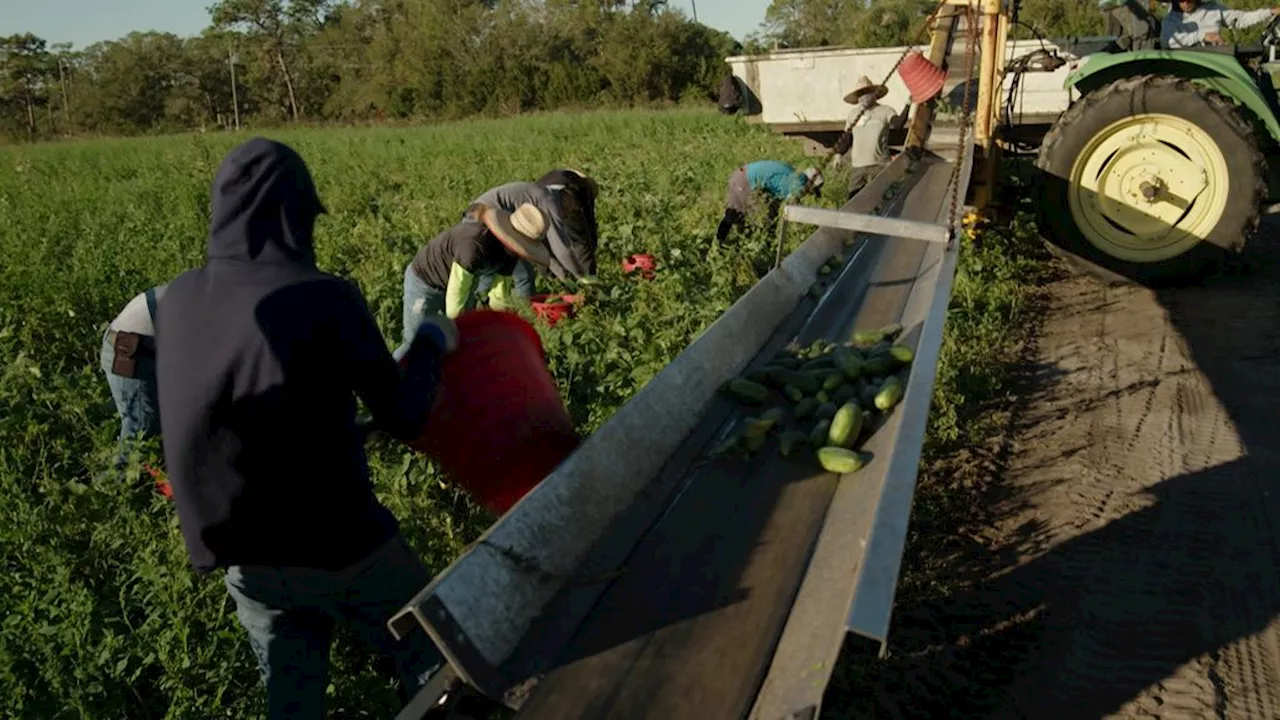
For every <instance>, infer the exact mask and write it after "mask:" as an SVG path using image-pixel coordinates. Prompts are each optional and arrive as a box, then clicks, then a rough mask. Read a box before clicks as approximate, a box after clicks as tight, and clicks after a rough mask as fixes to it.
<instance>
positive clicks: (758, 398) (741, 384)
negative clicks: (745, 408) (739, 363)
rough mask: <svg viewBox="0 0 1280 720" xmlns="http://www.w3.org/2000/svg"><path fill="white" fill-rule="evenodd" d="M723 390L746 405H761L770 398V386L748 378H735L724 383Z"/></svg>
mask: <svg viewBox="0 0 1280 720" xmlns="http://www.w3.org/2000/svg"><path fill="white" fill-rule="evenodd" d="M721 390H723V391H724V393H725V394H727V395H728V396H729V397H731V398H733V399H734V400H737V401H738V402H741V403H744V404H746V405H759V404H761V403H763V402H764V401H765V400H768V399H769V388H767V387H765V386H763V385H761V384H760V383H755V382H751V381H750V380H748V379H746V378H733V379H732V380H730V381H729V382H727V383H725V384H724V385H722V386H721Z"/></svg>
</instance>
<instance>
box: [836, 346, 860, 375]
mask: <svg viewBox="0 0 1280 720" xmlns="http://www.w3.org/2000/svg"><path fill="white" fill-rule="evenodd" d="M832 357H833V358H834V359H835V364H836V369H837V370H839V371H840V372H842V373H844V376H845V377H847V378H849V379H850V380H856V379H857V377H858V376H859V375H861V374H862V359H861V358H860V357H858V354H857V353H855V352H854V351H853V350H850V349H849V348H847V347H838V348H836V349H835V353H834V354H833V356H832Z"/></svg>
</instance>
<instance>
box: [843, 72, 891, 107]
mask: <svg viewBox="0 0 1280 720" xmlns="http://www.w3.org/2000/svg"><path fill="white" fill-rule="evenodd" d="M869 92H874V93H875V94H876V99H877V100H879V99H880V98H882V97H884V96H885V95H888V94H889V88H887V87H885V86H883V85H876V84H875V83H873V82H871V78H869V77H867V76H866V75H862V76H859V77H858V82H856V83H854V86H853V90H851V91H850V92H849V94H848V95H845V96H844V101H845V102H847V103H849V104H850V105H854V104H856V103H857V102H858V98H860V97H862V96H863V95H866V94H867V93H869Z"/></svg>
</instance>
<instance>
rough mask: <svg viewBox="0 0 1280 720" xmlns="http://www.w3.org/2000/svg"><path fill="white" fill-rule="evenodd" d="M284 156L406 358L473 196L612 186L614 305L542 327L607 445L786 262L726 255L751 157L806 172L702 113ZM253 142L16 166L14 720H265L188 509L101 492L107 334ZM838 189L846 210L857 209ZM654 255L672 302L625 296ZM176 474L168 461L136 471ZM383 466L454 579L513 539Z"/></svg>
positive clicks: (653, 288) (7, 191)
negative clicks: (413, 263)
mask: <svg viewBox="0 0 1280 720" xmlns="http://www.w3.org/2000/svg"><path fill="white" fill-rule="evenodd" d="M270 135H271V136H272V137H275V138H278V139H281V140H284V141H285V142H288V143H290V144H291V145H293V146H294V147H296V148H297V149H298V150H299V151H300V152H301V153H302V155H303V157H304V158H305V159H306V160H307V161H308V163H309V165H310V167H311V169H312V172H313V174H314V175H315V178H316V182H317V185H318V187H319V190H320V193H321V197H322V198H323V200H324V202H325V203H326V205H327V206H328V209H329V211H330V214H329V215H327V216H325V217H324V218H322V219H321V221H320V224H319V227H318V229H317V252H318V256H319V263H320V266H321V267H322V268H324V269H326V270H329V271H332V272H336V273H338V274H341V275H344V276H347V277H350V278H352V279H354V280H356V281H357V282H358V283H359V284H360V286H361V287H362V289H363V291H364V293H365V295H366V297H367V298H368V300H369V303H370V306H371V307H372V309H373V311H374V313H375V315H376V317H377V320H378V322H379V324H380V326H381V327H382V329H383V330H384V332H385V334H386V336H387V339H388V343H389V344H390V345H394V344H395V340H397V339H398V336H399V332H400V328H399V323H400V314H401V300H400V298H401V279H402V275H403V270H404V266H405V263H407V262H408V260H409V259H410V257H411V256H412V255H413V253H414V252H416V250H417V248H418V247H419V245H420V244H421V243H423V242H425V241H427V240H428V239H430V238H431V237H432V236H433V235H435V234H436V233H437V232H439V231H441V230H443V229H444V228H446V227H447V226H448V225H450V224H451V223H453V222H455V221H456V219H457V217H458V216H459V214H460V213H461V211H462V210H463V209H464V208H465V207H466V204H467V203H468V201H469V200H471V199H472V198H474V197H475V196H477V195H479V194H480V193H481V192H482V191H484V190H485V189H487V188H489V187H492V186H494V185H497V184H500V183H503V182H508V181H510V180H513V179H529V180H532V179H535V178H537V177H538V176H540V175H541V174H542V173H544V172H545V171H547V170H549V169H551V168H554V167H562V166H569V167H579V168H582V169H584V170H586V171H588V172H589V173H591V174H592V175H594V176H595V177H596V178H597V179H598V180H599V182H600V185H601V187H602V197H601V200H600V203H599V209H598V212H599V220H600V227H601V236H602V237H601V245H602V248H601V262H600V265H601V267H600V275H601V277H602V279H603V281H604V282H603V285H602V287H600V288H598V289H593V290H592V295H591V297H590V299H589V301H588V303H587V305H586V308H585V309H584V310H583V311H582V312H581V313H580V314H579V318H578V319H577V320H576V321H574V322H572V323H568V324H563V325H561V326H558V327H557V328H554V329H546V328H543V329H542V332H543V336H544V342H545V344H546V347H547V350H548V354H549V358H550V364H551V369H552V372H553V373H554V375H555V377H556V378H557V379H558V381H559V383H560V385H561V390H562V392H563V394H564V396H565V397H566V398H567V400H568V404H569V407H570V410H571V413H572V415H573V417H574V418H575V421H576V422H577V424H578V425H579V427H580V428H581V429H582V430H583V431H584V432H589V431H590V430H592V429H593V428H594V427H596V426H598V425H599V424H600V423H601V422H603V421H604V420H605V419H606V418H607V417H609V416H610V415H611V414H612V413H613V411H614V410H615V409H616V408H617V407H618V406H619V405H620V404H622V403H623V402H625V401H626V399H627V398H629V397H630V396H631V395H632V394H633V393H634V392H635V391H636V390H637V389H639V388H640V387H641V386H642V385H643V384H644V383H645V382H647V381H648V379H649V378H651V377H652V376H653V375H654V374H656V373H657V372H658V370H660V369H661V368H662V367H663V366H664V365H665V364H666V363H667V362H668V361H669V360H670V359H671V358H672V357H674V356H675V355H676V354H677V353H678V352H680V351H681V350H682V349H683V348H684V347H685V346H686V345H687V344H688V343H689V342H690V341H691V339H692V338H693V337H694V336H695V335H696V334H697V333H698V332H700V331H701V330H702V329H703V328H705V327H706V326H707V325H709V324H710V323H711V322H712V321H713V320H714V319H715V318H716V317H717V316H718V315H719V314H720V313H722V312H723V311H724V310H725V309H726V308H727V307H728V306H729V305H730V304H732V302H733V301H734V300H736V299H737V297H738V296H739V295H741V293H742V292H744V291H745V290H746V289H747V288H749V287H750V286H751V285H752V284H753V283H754V282H755V281H756V279H757V278H758V276H759V272H760V270H761V268H763V267H767V263H768V262H769V261H771V260H772V258H773V251H772V249H771V248H770V247H769V246H768V245H769V240H768V238H769V234H767V233H763V234H761V235H760V236H759V238H758V239H755V240H749V239H748V240H743V241H741V243H740V244H739V245H738V247H736V248H720V247H717V246H716V245H715V243H714V242H713V237H714V233H715V228H716V224H717V223H718V221H719V217H720V212H721V208H722V206H721V203H722V201H723V195H724V188H725V182H726V179H727V177H728V174H729V172H730V171H731V170H733V169H734V168H735V167H737V166H738V165H740V164H742V163H743V162H745V161H748V160H752V159H760V158H777V159H782V160H789V161H792V162H795V163H798V164H803V163H804V160H805V159H804V158H803V157H802V156H801V154H800V152H801V149H800V146H799V144H798V143H794V142H792V141H789V140H786V139H784V138H782V137H781V136H778V135H775V134H772V133H770V132H769V131H768V130H767V129H765V128H762V127H759V126H748V125H746V124H745V123H743V122H741V121H740V120H738V119H733V118H725V117H723V116H719V115H717V114H715V113H713V112H708V111H688V110H677V111H667V112H654V111H629V112H595V113H586V114H581V115H557V114H548V115H539V116H534V117H529V118H522V119H516V120H475V121H468V122H463V123H455V124H446V125H437V126H431V127H425V128H402V129H364V130H350V129H347V130H304V131H293V132H280V133H271V134H270ZM243 138H244V136H239V137H235V136H230V135H199V134H193V135H187V136H175V137H167V138H159V139H148V140H107V141H95V142H85V143H66V144H57V145H37V146H27V147H13V148H4V149H0V217H3V223H2V224H0V258H3V260H2V261H0V286H2V287H3V288H5V297H6V300H5V302H4V303H3V305H0V358H3V366H2V367H0V436H2V437H3V438H4V442H3V443H0V497H2V498H3V499H2V500H0V560H2V561H3V564H4V572H3V573H0V715H3V716H5V717H15V718H121V717H129V718H204V717H235V718H248V717H255V716H258V715H260V714H261V711H262V692H261V689H260V686H259V683H258V679H257V675H256V672H255V670H254V665H253V662H252V660H251V658H250V653H249V646H248V643H247V642H246V641H245V638H244V635H243V633H242V631H241V630H240V628H239V626H238V624H237V623H236V621H235V618H234V614H233V607H232V605H231V602H230V601H229V599H228V598H227V594H226V591H225V589H224V588H223V586H222V584H221V582H220V579H219V578H220V575H215V576H213V577H197V576H195V575H194V574H193V573H192V572H191V570H190V567H189V564H188V561H187V557H186V553H185V551H184V549H183V546H182V542H181V536H180V534H179V532H178V527H177V520H176V518H175V514H174V512H173V509H172V506H171V504H169V503H168V501H166V500H164V499H163V498H162V497H160V496H159V495H158V494H156V493H155V492H153V491H152V490H151V489H150V486H149V483H148V482H147V481H145V480H143V479H142V477H141V476H140V470H139V467H140V466H139V464H138V463H137V462H135V463H134V464H133V465H132V466H131V468H130V477H129V479H128V482H126V483H123V484H122V483H120V482H119V481H118V480H113V479H110V478H108V477H107V476H106V475H105V474H104V472H103V471H104V470H105V468H106V465H107V458H108V455H109V454H110V452H111V450H112V448H113V444H114V437H115V434H116V433H117V432H118V424H117V421H116V419H115V417H114V408H113V407H112V405H111V401H110V395H109V393H108V390H107V386H106V383H105V380H104V378H103V376H102V372H101V370H100V369H99V367H98V348H99V343H100V337H101V332H102V330H103V328H104V326H105V324H106V323H107V322H108V321H109V320H110V319H111V318H112V317H113V316H114V315H115V314H116V313H117V312H118V311H119V310H120V308H121V307H123V305H124V303H125V302H126V301H127V300H128V299H129V298H130V297H132V296H133V295H134V294H135V293H137V292H140V291H141V290H143V289H144V288H146V287H148V286H150V285H152V284H155V283H159V282H163V281H165V280H167V279H169V278H171V277H173V276H174V275H176V274H178V273H179V272H181V271H183V270H185V269H186V268H189V267H192V266H194V265H197V264H199V263H200V262H201V261H202V259H203V254H204V242H205V237H206V233H207V222H208V207H209V185H210V182H211V179H212V176H213V173H214V170H215V168H216V167H217V164H218V162H219V161H220V159H221V158H222V156H223V154H224V153H225V152H226V151H227V150H228V149H229V148H230V147H231V146H232V145H233V144H234V143H236V142H238V141H240V140H242V139H243ZM838 184H839V183H838V182H832V183H830V186H831V188H830V190H831V191H830V193H829V195H828V197H829V198H832V197H840V196H842V188H840V187H836V186H837V185H838ZM826 204H828V205H830V204H831V201H830V200H829V201H828V202H827V203H826ZM792 235H793V237H794V239H795V241H797V242H798V241H799V239H800V238H799V237H798V236H799V235H801V234H800V233H793V234H792ZM634 252H649V253H652V254H654V255H655V256H656V257H657V258H658V261H659V268H658V278H657V279H656V280H655V281H653V282H647V283H644V282H635V281H632V280H630V279H628V278H625V277H623V276H622V273H621V269H620V267H619V264H620V261H621V259H622V258H624V257H626V256H627V255H629V254H631V253H634ZM157 455H158V446H157V445H156V444H155V443H151V444H150V445H148V446H147V447H144V448H143V449H142V451H141V456H140V457H139V458H137V460H142V459H145V456H150V457H152V458H154V457H156V456H157ZM370 462H371V466H372V470H373V478H374V483H375V486H376V489H377V492H378V494H379V496H380V497H381V498H382V499H383V500H384V502H386V504H387V505H388V506H389V507H390V508H391V509H392V511H393V512H394V513H395V514H396V516H397V517H398V518H400V519H401V521H402V525H403V529H404V532H405V534H406V536H407V537H408V538H409V540H410V542H411V543H412V544H413V545H414V547H415V548H416V549H417V550H418V552H419V553H420V554H421V555H422V557H423V559H424V561H425V562H426V563H427V564H428V566H429V568H430V569H431V570H433V571H435V570H439V569H442V568H443V567H444V566H445V565H446V564H447V563H448V562H449V561H450V560H451V559H452V558H453V557H454V556H455V555H456V554H457V553H458V552H459V551H460V550H461V549H462V548H463V547H464V546H465V544H466V543H467V542H469V541H471V540H472V539H474V538H475V536H476V535H477V534H478V533H479V532H480V531H481V530H482V529H483V528H484V527H485V526H486V525H487V524H488V522H489V521H490V520H491V519H490V518H488V517H486V516H485V515H484V513H482V512H480V511H478V510H477V509H476V508H475V507H473V506H472V505H471V504H470V503H469V502H468V501H467V499H466V497H465V496H464V495H463V494H462V493H460V492H458V491H456V490H454V489H451V488H449V487H447V486H445V485H444V484H443V483H442V482H441V481H440V479H439V478H438V477H436V476H435V475H434V473H433V472H432V471H431V470H430V469H429V467H428V466H427V464H426V463H425V462H424V461H423V460H422V459H421V458H420V457H417V456H415V455H411V454H409V453H407V452H405V451H404V449H403V448H401V447H399V446H395V445H392V444H390V443H388V442H386V441H378V442H375V443H374V444H373V445H372V446H371V448H370ZM330 696H331V697H330V701H331V711H332V713H333V716H335V717H369V716H376V717H387V716H389V715H390V714H391V712H392V710H393V709H394V708H395V707H396V699H395V696H394V692H393V691H392V689H391V686H390V685H389V683H388V681H387V680H386V679H385V677H384V676H383V675H381V674H379V672H378V671H377V669H376V668H375V667H374V665H373V664H372V663H371V661H370V660H369V658H368V657H367V656H366V655H365V654H364V653H362V652H358V651H357V650H355V649H354V648H353V646H352V645H351V644H350V643H348V642H345V640H342V639H340V642H339V644H338V646H337V647H336V649H335V652H334V668H333V686H332V687H331V688H330Z"/></svg>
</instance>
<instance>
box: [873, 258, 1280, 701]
mask: <svg viewBox="0 0 1280 720" xmlns="http://www.w3.org/2000/svg"><path fill="white" fill-rule="evenodd" d="M1254 252H1255V253H1256V254H1255V268H1254V273H1253V274H1252V275H1245V276H1239V277H1230V278H1223V279H1220V280H1218V281H1216V282H1215V283H1214V284H1213V285H1212V286H1211V287H1205V288H1195V289H1187V290H1178V291H1160V292H1152V291H1149V290H1144V289H1135V288H1114V287H1110V288H1109V287H1104V286H1101V285H1098V284H1096V283H1094V282H1092V281H1090V280H1088V279H1083V278H1069V279H1065V280H1061V281H1058V282H1057V283H1055V284H1054V285H1053V286H1052V287H1051V288H1050V289H1049V298H1048V308H1047V311H1046V314H1045V318H1044V321H1043V326H1042V327H1041V329H1040V332H1039V334H1038V336H1037V338H1036V341H1035V342H1034V346H1033V348H1032V349H1031V352H1030V354H1029V356H1028V368H1027V370H1026V372H1025V373H1024V374H1025V375H1026V380H1027V381H1028V382H1027V383H1026V384H1025V386H1024V388H1023V396H1022V398H1021V401H1020V404H1019V406H1018V408H1017V409H1016V410H1015V413H1014V415H1015V418H1014V422H1013V427H1011V429H1010V437H1009V439H1008V447H1007V453H1008V454H1007V458H1006V460H1005V463H1004V468H1003V470H1002V471H997V472H996V473H995V474H988V476H987V477H984V478H983V479H982V480H981V481H979V482H985V483H987V485H988V488H989V490H990V494H991V496H992V498H993V501H992V502H993V504H994V509H993V511H992V513H993V514H994V518H991V519H988V522H989V523H990V525H991V527H990V528H988V529H987V530H986V531H985V532H983V533H981V537H982V548H981V552H971V554H972V555H973V556H974V559H973V560H972V561H961V562H958V563H954V564H951V565H946V566H945V567H946V569H945V571H946V572H947V573H949V574H950V575H951V577H948V578H941V579H940V581H941V582H940V584H941V585H943V586H946V587H949V588H955V589H953V590H951V591H950V592H949V593H948V594H946V595H945V596H939V597H934V598H928V599H925V600H922V601H920V602H919V603H918V605H917V606H914V607H912V606H908V607H899V609H898V611H897V618H898V619H895V625H896V629H895V634H894V638H891V646H892V647H893V649H894V651H895V655H894V657H891V658H890V659H889V660H887V661H885V662H884V663H882V664H880V665H879V666H878V667H876V668H875V669H874V670H873V671H871V674H870V677H869V680H868V682H869V684H870V686H871V687H872V688H873V690H874V693H872V695H873V696H874V697H877V698H879V700H877V701H875V702H869V703H868V704H867V705H866V706H865V707H859V708H857V709H855V711H854V712H853V715H854V716H859V717H861V716H890V717H894V716H901V717H993V718H1077V717H1078V718H1096V717H1117V718H1280V622H1278V621H1277V618H1280V575H1278V574H1277V571H1276V565H1277V561H1278V560H1280V552H1278V551H1277V549H1278V548H1280V533H1278V528H1280V472H1278V469H1280V443H1278V442H1277V439H1278V438H1280V421H1278V420H1277V416H1278V415H1280V412H1278V411H1277V410H1276V408H1280V302H1277V299H1278V298H1277V295H1278V294H1280V249H1278V248H1277V246H1276V244H1274V243H1264V244H1263V245H1262V247H1261V249H1260V250H1255V251H1254ZM969 482H972V480H969ZM944 565H945V564H944ZM885 698H892V700H886V699H885Z"/></svg>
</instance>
